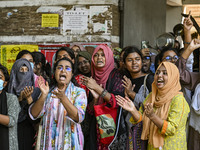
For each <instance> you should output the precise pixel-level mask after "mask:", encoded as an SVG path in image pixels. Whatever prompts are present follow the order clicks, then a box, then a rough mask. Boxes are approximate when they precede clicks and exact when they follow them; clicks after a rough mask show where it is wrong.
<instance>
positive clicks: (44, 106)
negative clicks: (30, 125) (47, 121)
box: [28, 93, 51, 120]
mask: <svg viewBox="0 0 200 150" xmlns="http://www.w3.org/2000/svg"><path fill="white" fill-rule="evenodd" d="M50 97H51V93H49V94H48V96H47V98H46V100H45V102H44V105H43V108H42V110H41V112H40V114H39V115H38V116H37V117H36V118H34V117H33V115H32V114H31V109H32V107H33V105H34V103H32V104H31V105H30V107H29V109H28V114H29V117H30V118H31V119H32V120H37V119H38V118H41V117H42V116H43V115H44V114H45V112H46V106H47V102H48V99H49V98H50Z"/></svg>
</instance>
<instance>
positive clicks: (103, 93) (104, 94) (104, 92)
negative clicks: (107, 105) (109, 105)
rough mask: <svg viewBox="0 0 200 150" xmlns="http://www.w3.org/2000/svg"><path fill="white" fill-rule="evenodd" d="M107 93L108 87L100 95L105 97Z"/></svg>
mask: <svg viewBox="0 0 200 150" xmlns="http://www.w3.org/2000/svg"><path fill="white" fill-rule="evenodd" d="M106 93H108V91H107V90H106V89H104V90H103V92H102V93H101V95H100V97H102V98H104V97H105V96H106Z"/></svg>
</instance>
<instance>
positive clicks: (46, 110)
mask: <svg viewBox="0 0 200 150" xmlns="http://www.w3.org/2000/svg"><path fill="white" fill-rule="evenodd" d="M73 74H74V65H73V63H72V61H71V60H70V59H68V58H62V59H60V60H58V61H57V62H56V64H55V66H54V79H53V80H54V84H53V87H52V88H51V90H49V85H48V83H47V82H46V83H44V80H42V79H41V77H39V80H38V84H39V88H40V90H41V95H40V97H39V99H38V100H37V101H36V102H35V103H34V104H33V105H32V106H31V107H30V109H29V115H30V117H31V118H32V119H33V120H35V119H37V118H41V119H42V123H41V124H42V133H41V139H38V140H39V142H40V149H77V150H82V149H83V144H84V138H83V133H82V130H81V125H80V123H81V122H82V121H83V119H84V116H85V110H86V106H87V96H86V93H85V91H84V90H83V89H82V88H79V87H77V86H75V85H74V84H73V83H72V82H71V79H72V76H73Z"/></svg>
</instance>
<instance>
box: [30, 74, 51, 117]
mask: <svg viewBox="0 0 200 150" xmlns="http://www.w3.org/2000/svg"><path fill="white" fill-rule="evenodd" d="M38 86H39V88H40V90H41V95H40V97H39V99H38V100H37V101H36V102H35V103H34V104H33V106H32V108H31V114H32V116H33V117H34V118H37V117H38V115H39V114H40V112H41V111H42V108H43V106H44V102H45V100H46V98H47V95H48V93H49V85H48V82H46V84H45V81H44V79H43V78H42V76H40V77H39V78H38Z"/></svg>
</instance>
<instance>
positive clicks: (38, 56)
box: [32, 52, 51, 83]
mask: <svg viewBox="0 0 200 150" xmlns="http://www.w3.org/2000/svg"><path fill="white" fill-rule="evenodd" d="M32 54H33V59H34V62H35V66H36V65H38V64H39V63H41V64H42V68H41V74H42V77H43V78H44V79H45V80H46V81H48V82H49V83H50V79H51V65H50V64H49V63H48V62H46V58H45V56H44V54H42V53H41V52H32Z"/></svg>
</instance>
